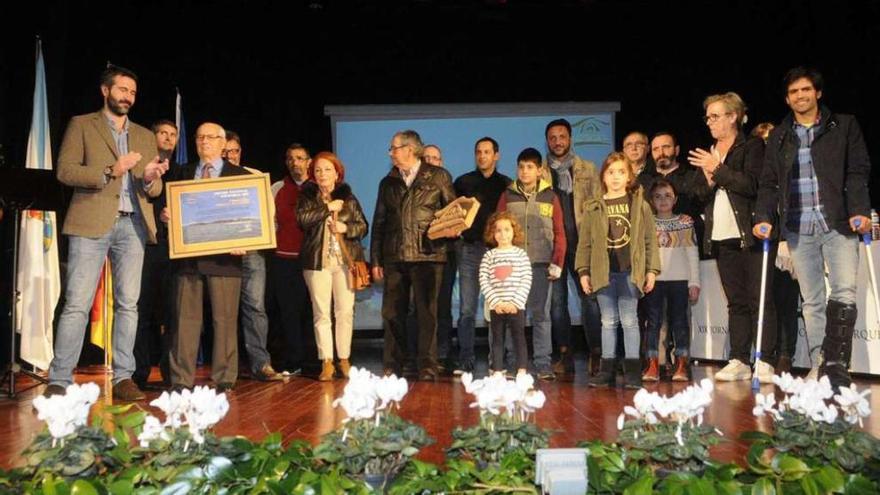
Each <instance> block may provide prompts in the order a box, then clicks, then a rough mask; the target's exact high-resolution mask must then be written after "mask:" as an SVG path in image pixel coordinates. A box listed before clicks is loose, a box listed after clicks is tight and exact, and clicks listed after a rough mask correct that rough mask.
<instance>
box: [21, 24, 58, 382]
mask: <svg viewBox="0 0 880 495" xmlns="http://www.w3.org/2000/svg"><path fill="white" fill-rule="evenodd" d="M25 165H26V166H27V168H39V169H44V170H52V151H51V143H50V142H49V113H48V109H47V105H46V69H45V67H44V65H43V49H42V46H41V43H40V40H37V73H36V78H35V81H34V114H33V117H32V120H31V132H30V136H29V137H28V148H27V160H26V162H25ZM57 226H58V224H57V222H56V221H55V213H54V212H44V211H36V210H25V211H23V212H22V218H21V237H20V244H19V258H18V267H17V269H18V271H17V274H16V276H17V277H18V278H17V283H18V290H19V293H20V297H19V299H18V301H16V304H17V308H16V309H17V311H16V314H17V315H18V318H17V320H18V321H16V330H17V331H18V332H19V333H20V334H21V351H20V354H19V356H20V357H21V359H22V360H24V361H27V362H28V363H30V364H32V365H34V366H35V367H37V368H40V369H48V368H49V363H50V362H51V361H52V356H53V347H52V320H53V318H54V315H55V305H56V304H58V297H59V295H60V294H61V276H60V272H59V268H58V233H57Z"/></svg>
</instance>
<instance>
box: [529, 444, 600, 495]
mask: <svg viewBox="0 0 880 495" xmlns="http://www.w3.org/2000/svg"><path fill="white" fill-rule="evenodd" d="M588 454H589V451H588V450H587V449H538V452H537V454H536V455H535V484H536V485H539V486H540V487H541V489H542V492H543V493H547V494H550V495H582V494H584V493H586V492H587V455H588Z"/></svg>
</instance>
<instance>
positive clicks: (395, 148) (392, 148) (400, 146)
mask: <svg viewBox="0 0 880 495" xmlns="http://www.w3.org/2000/svg"><path fill="white" fill-rule="evenodd" d="M406 146H409V145H408V144H401V145H399V146H394V145H393V144H392V145H391V147H390V148H388V152H389V153H394V151H395V150H399V149H400V148H404V147H406Z"/></svg>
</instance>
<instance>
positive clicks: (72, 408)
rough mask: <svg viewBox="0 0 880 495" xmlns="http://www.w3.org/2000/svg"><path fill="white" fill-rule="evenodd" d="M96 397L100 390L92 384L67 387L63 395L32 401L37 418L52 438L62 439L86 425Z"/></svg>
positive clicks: (40, 397)
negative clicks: (44, 424)
mask: <svg viewBox="0 0 880 495" xmlns="http://www.w3.org/2000/svg"><path fill="white" fill-rule="evenodd" d="M98 395H100V388H99V387H98V386H97V385H95V384H94V383H86V384H83V385H77V384H72V385H68V386H67V389H66V392H65V393H64V395H53V396H52V397H43V396H39V397H37V398H36V399H34V407H35V408H36V409H37V418H38V419H40V420H43V421H45V422H46V424H47V426H48V427H49V434H51V435H52V438H56V439H58V438H64V437H66V436H68V435H70V434H72V433H74V432H75V431H76V430H77V428H79V427H81V426H84V425H85V424H86V422H87V421H88V419H89V410H90V409H91V407H92V404H94V403H95V402H97V400H98Z"/></svg>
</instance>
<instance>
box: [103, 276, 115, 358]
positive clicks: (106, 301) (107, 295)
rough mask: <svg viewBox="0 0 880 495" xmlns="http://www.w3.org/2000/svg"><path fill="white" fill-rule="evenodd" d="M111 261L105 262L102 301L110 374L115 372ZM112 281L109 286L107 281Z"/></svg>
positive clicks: (105, 356) (105, 353)
mask: <svg viewBox="0 0 880 495" xmlns="http://www.w3.org/2000/svg"><path fill="white" fill-rule="evenodd" d="M109 261H110V260H109V259H105V260H104V294H103V296H102V297H103V298H104V300H103V301H102V302H103V304H104V318H103V320H104V321H103V328H101V332H102V333H103V334H104V335H103V336H102V337H103V341H104V370H105V371H107V372H108V373H112V372H113V356H112V355H111V354H110V332H111V329H110V294H111V292H110V291H112V290H113V281H112V280H110V277H111V276H112V275H111V269H110V262H109ZM108 280H110V283H109V284H108V283H107V281H108Z"/></svg>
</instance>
